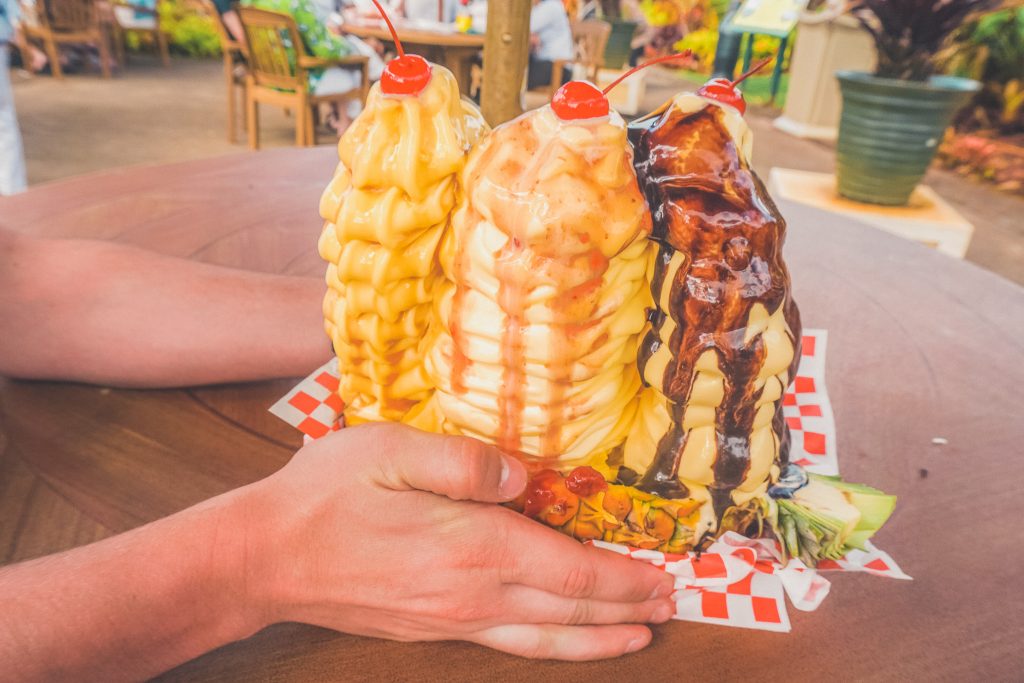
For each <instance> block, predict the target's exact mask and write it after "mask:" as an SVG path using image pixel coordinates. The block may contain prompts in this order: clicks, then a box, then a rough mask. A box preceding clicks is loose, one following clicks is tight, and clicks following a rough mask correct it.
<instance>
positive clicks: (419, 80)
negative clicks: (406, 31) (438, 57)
mask: <svg viewBox="0 0 1024 683" xmlns="http://www.w3.org/2000/svg"><path fill="white" fill-rule="evenodd" d="M372 2H373V4H374V5H375V6H376V7H377V11H378V12H380V15H381V16H382V17H383V18H384V23H386V24H387V25H388V30H389V31H391V37H392V38H393V39H394V41H395V49H397V50H398V57H396V58H395V59H392V60H391V61H390V62H388V64H387V66H385V67H384V73H383V74H381V77H380V89H381V92H383V93H384V94H385V95H416V94H418V93H420V92H422V91H423V89H424V88H425V87H427V83H429V82H430V62H428V61H427V60H425V59H423V57H420V56H419V55H407V54H405V50H403V49H402V41H400V40H399V39H398V31H396V30H395V27H394V25H393V24H392V23H391V19H389V18H388V14H387V12H385V11H384V8H383V7H381V6H380V3H379V2H377V0H372Z"/></svg>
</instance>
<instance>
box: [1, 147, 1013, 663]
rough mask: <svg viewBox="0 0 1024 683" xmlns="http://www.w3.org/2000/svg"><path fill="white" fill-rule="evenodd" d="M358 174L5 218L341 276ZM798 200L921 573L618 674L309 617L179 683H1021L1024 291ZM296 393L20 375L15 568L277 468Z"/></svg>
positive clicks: (276, 177) (13, 204)
mask: <svg viewBox="0 0 1024 683" xmlns="http://www.w3.org/2000/svg"><path fill="white" fill-rule="evenodd" d="M334 163H335V157H334V151H333V149H331V148H318V149H296V150H292V149H289V150H274V151H268V152H261V153H259V154H258V155H239V156H232V157H224V158H220V159H213V160H207V161H201V162H190V163H184V164H178V165H173V166H165V167H153V168H142V169H129V170H123V171H117V172H113V173H107V174H101V175H93V176H88V177H83V178H79V179H75V180H70V181H66V182H62V183H59V184H54V185H48V186H44V187H40V188H38V189H34V190H32V191H30V192H28V193H27V194H25V195H21V196H18V197H14V198H6V199H0V216H2V221H3V222H4V223H5V224H7V225H8V226H10V227H13V228H15V229H18V230H22V231H25V232H31V233H35V234H43V235H74V236H92V237H100V238H105V239H112V240H115V241H119V242H125V243H131V244H137V245H142V246H146V247H150V248H152V249H154V250H157V251H160V252H163V253H167V254H173V255H176V256H182V257H187V258H195V259H200V260H203V261H208V262H212V263H220V264H224V265H230V266H239V267H246V268H252V269H258V270H263V271H269V272H285V273H304V274H310V275H316V276H319V275H320V274H321V272H322V270H323V266H322V264H321V263H320V261H319V259H318V257H317V255H316V252H315V243H316V238H317V235H318V234H319V231H320V220H319V218H318V217H317V215H316V206H317V200H318V197H319V194H320V190H321V187H322V186H323V185H325V184H326V182H327V180H328V179H329V177H330V176H331V172H332V170H333V167H334ZM782 209H783V212H784V213H785V214H786V215H787V216H788V218H789V221H790V235H789V240H788V243H787V247H786V254H787V257H788V261H789V264H790V267H791V270H792V271H793V274H794V278H793V280H794V283H795V289H796V298H797V301H798V302H799V303H800V306H801V309H802V312H803V318H804V324H805V325H806V326H808V327H824V328H827V329H828V330H829V350H828V382H829V392H830V394H831V396H832V400H833V405H834V408H835V412H836V421H837V427H838V434H839V437H838V438H839V453H840V466H841V468H842V470H843V473H844V475H845V476H846V477H847V478H848V479H850V480H852V481H862V482H867V483H870V484H873V485H875V486H878V487H880V488H882V489H885V490H886V491H890V492H892V493H896V494H898V495H899V496H900V502H899V505H898V507H897V509H896V513H895V514H894V516H893V518H892V520H891V521H890V522H889V524H888V526H886V528H885V529H884V530H883V531H882V532H881V533H880V534H879V536H878V538H877V541H878V544H879V546H881V547H882V548H884V549H886V550H888V551H890V552H891V553H892V554H893V556H894V557H895V558H896V559H897V561H899V563H900V564H901V565H902V567H903V568H904V569H905V570H906V571H907V572H908V573H910V574H911V575H913V576H914V577H915V581H913V582H910V583H908V582H898V581H892V580H886V579H880V578H875V577H871V576H866V575H839V574H833V575H830V576H831V577H832V578H833V579H834V580H833V586H832V593H831V595H830V596H829V598H828V599H827V600H826V601H825V603H824V605H823V606H822V607H821V608H820V609H819V610H818V611H817V612H814V613H811V614H804V613H800V612H797V611H795V610H793V611H791V617H792V620H793V632H792V633H791V634H789V635H780V634H773V633H765V632H760V631H744V630H738V629H726V628H720V627H713V626H705V625H698V624H690V623H681V622H678V623H670V624H666V625H663V626H659V627H657V628H655V639H654V643H653V645H652V646H651V647H650V648H648V649H647V650H645V651H644V652H641V653H639V654H637V655H634V656H631V657H627V658H622V659H619V660H614V661H608V662H595V663H586V664H566V663H556V662H531V661H526V660H522V659H518V658H515V657H511V656H506V655H503V654H500V653H497V652H492V651H489V650H486V649H484V648H481V647H477V646H474V645H469V644H463V643H424V644H404V643H392V642H386V641H380V640H373V639H369V638H359V637H354V636H348V635H342V634H337V633H333V632H330V631H326V630H322V629H317V628H312V627H307V626H302V625H296V624H285V625H278V626H274V627H272V628H269V629H267V630H265V631H263V632H261V633H259V634H257V635H256V636H254V637H252V638H250V639H248V640H246V641H242V642H239V643H235V644H232V645H229V646H227V647H225V648H222V649H221V650H218V651H215V652H213V653H210V654H208V655H206V656H204V657H201V658H200V659H197V660H195V661H193V662H190V663H188V664H185V665H184V666H182V667H180V668H178V669H176V670H174V671H171V672H169V673H168V674H166V676H165V679H166V680H170V681H186V680H187V681H206V680H212V679H216V680H238V681H250V680H287V681H318V680H337V679H339V678H345V679H366V680H376V681H391V680H408V679H425V680H445V681H447V680H487V681H493V680H529V681H548V680H550V681H558V682H559V683H564V682H565V681H578V680H594V681H598V680H602V681H603V680H633V679H636V678H638V677H640V676H643V677H644V678H645V679H648V680H668V679H670V678H679V677H683V676H686V677H687V678H697V679H701V680H720V679H736V680H759V679H765V678H779V679H782V678H785V679H794V680H811V679H826V678H829V677H832V678H837V679H839V680H854V679H877V680H921V679H929V680H938V679H948V680H964V679H967V680H995V679H999V680H1011V679H1018V680H1019V677H1020V675H1021V674H1020V671H1021V667H1022V665H1024V654H1022V648H1021V642H1022V640H1024V620H1022V619H1021V613H1022V609H1021V608H1022V604H1024V603H1022V598H1021V597H1020V596H1021V572H1020V567H1021V565H1022V561H1024V552H1022V549H1021V548H1022V544H1021V540H1022V538H1021V537H1022V534H1021V531H1020V521H1019V519H1020V514H1021V513H1020V504H1019V501H1020V498H1021V492H1022V491H1024V467H1022V466H1021V464H1020V458H1021V452H1022V451H1021V444H1022V443H1024V419H1022V414H1024V413H1022V406H1024V290H1022V289H1021V288H1019V287H1017V286H1015V285H1012V284H1010V283H1009V282H1007V281H1005V280H1002V279H1000V278H998V277H996V276H994V275H991V274H989V273H987V272H985V271H982V270H980V269H978V268H976V267H974V266H972V265H970V264H967V263H961V262H959V261H955V260H953V259H951V258H947V257H945V256H942V255H940V254H938V253H935V252H932V251H929V250H928V249H926V248H924V247H920V246H918V245H916V244H912V243H909V242H903V241H901V240H899V239H897V238H894V237H891V236H889V235H886V234H884V233H882V232H879V231H877V230H874V229H872V228H868V227H864V226H861V225H859V224H855V223H852V222H849V221H845V220H841V219H838V218H834V217H830V216H828V215H826V214H823V213H818V212H814V211H812V210H808V209H801V208H799V207H796V206H787V205H784V206H783V207H782ZM311 369H312V368H311ZM291 384H293V382H292V381H290V380H284V381H279V382H268V383H261V384H253V385H245V386H222V387H211V388H202V389H190V390H174V391H124V390H110V389H105V388H101V387H91V386H83V385H74V384H63V383H55V382H39V383H34V382H14V381H8V382H6V383H4V384H2V385H0V410H2V416H3V428H2V431H0V561H5V562H11V561H15V560H18V559H23V558H27V557H32V556H35V555H39V554H43V553H48V552H53V551H56V550H59V549H62V548H66V547H70V546H74V545H78V544H82V543H86V542H89V541H92V540H95V539H99V538H102V537H105V536H108V535H110V534H112V533H116V532H119V531H123V530H125V529H129V528H131V527H133V526H136V525H138V524H141V523H143V522H146V521H149V520H152V519H156V518H158V517H161V516H164V515H168V514H170V513H172V512H174V511H176V510H179V509H181V508H184V507H186V506H188V505H190V504H192V503H195V502H197V501H199V500H202V499H204V498H207V497H209V496H213V495H215V494H217V493H220V492H222V491H225V490H227V489H229V488H232V487H235V486H239V485H241V484H245V483H247V482H250V481H253V480H255V479H257V478H259V477H262V476H265V475H267V474H269V473H270V472H272V471H274V470H275V469H276V468H278V467H280V466H281V465H282V464H284V463H285V462H286V461H287V459H288V458H289V456H290V454H291V452H292V451H293V450H294V449H295V448H296V447H297V446H298V445H299V437H298V434H297V433H296V432H294V431H293V430H291V429H290V428H288V427H286V426H285V425H284V424H283V423H281V422H279V421H277V420H276V418H273V417H272V416H270V415H269V414H268V413H267V412H266V409H267V407H268V406H269V405H270V404H271V403H272V402H273V401H274V400H275V399H277V398H278V397H279V396H280V395H282V394H283V393H284V391H285V389H286V388H287V387H289V386H291ZM4 435H6V436H4ZM935 437H942V438H944V439H946V440H947V442H948V443H944V444H938V443H935V442H933V439H934V438H935ZM398 550H399V549H396V551H398Z"/></svg>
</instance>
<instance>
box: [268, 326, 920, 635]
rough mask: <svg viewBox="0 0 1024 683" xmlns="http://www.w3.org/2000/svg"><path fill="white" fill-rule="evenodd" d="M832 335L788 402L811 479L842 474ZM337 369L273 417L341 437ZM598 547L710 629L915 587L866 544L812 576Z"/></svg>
mask: <svg viewBox="0 0 1024 683" xmlns="http://www.w3.org/2000/svg"><path fill="white" fill-rule="evenodd" d="M827 343H828V334H827V332H826V331H825V330H805V331H804V337H803V345H802V348H803V351H802V356H801V358H800V366H799V368H798V369H797V376H796V378H795V379H794V381H793V383H792V385H790V387H789V390H788V391H787V392H786V395H785V396H784V397H783V400H782V404H783V414H784V415H785V417H786V422H787V423H788V424H789V429H790V433H791V434H792V446H791V448H790V456H789V457H790V460H791V461H792V462H795V463H797V464H800V465H803V466H804V467H805V468H806V469H807V470H808V471H809V472H816V473H819V474H825V475H837V474H839V464H838V460H837V458H836V429H835V418H834V416H833V414H832V405H831V403H830V402H829V399H828V393H827V391H826V390H825V349H826V345H827ZM338 381H339V374H338V361H337V359H334V360H331V361H330V362H328V363H326V364H325V365H323V366H322V367H320V368H318V369H317V370H316V371H314V372H313V373H312V374H311V375H310V376H309V377H307V378H306V379H304V380H303V381H302V382H300V383H299V384H298V385H296V386H295V387H294V388H293V389H292V390H291V391H289V392H288V393H287V394H285V396H284V397H283V398H281V400H279V401H278V402H277V403H275V404H274V405H273V406H271V408H270V412H271V413H273V414H274V415H277V416H278V417H279V418H281V419H282V420H284V421H285V422H287V423H288V424H290V425H292V426H293V427H295V428H296V429H298V430H299V431H301V432H302V433H303V434H304V435H305V440H306V441H310V440H313V439H318V438H320V437H322V436H324V435H326V434H328V433H330V432H332V431H337V430H338V429H340V425H339V422H338V418H339V417H340V415H341V409H342V407H343V405H342V402H341V399H340V398H338V395H337V394H336V393H335V392H336V391H337V389H338ZM592 543H593V545H595V546H598V547H600V548H605V549H608V550H612V551H614V552H617V553H621V554H623V555H628V556H630V557H632V558H633V559H636V560H640V561H644V562H650V563H651V564H654V565H657V566H660V567H662V568H664V569H665V571H667V572H669V573H671V574H673V575H674V576H675V577H676V593H675V600H676V616H675V618H676V619H681V620H684V621H698V622H702V623H707V624H719V625H722V626H734V627H740V628H754V629H761V630H766V631H782V632H788V631H789V630H790V625H789V615H788V613H787V611H786V601H785V599H784V597H783V596H784V595H788V596H789V599H790V601H791V602H792V603H793V606H794V607H796V608H797V609H799V610H804V611H813V610H815V609H817V607H818V605H820V604H821V602H822V600H824V599H825V596H827V595H828V591H829V587H830V584H829V582H828V580H827V579H825V578H824V577H823V576H822V575H821V574H820V573H819V572H821V571H846V572H867V573H869V574H875V575H877V576H888V577H890V578H894V579H909V578H910V577H909V576H907V575H906V574H904V573H903V572H902V571H901V570H900V568H899V566H897V564H896V563H895V562H894V561H893V559H892V558H891V557H889V555H887V554H886V553H884V552H882V551H881V550H878V549H877V548H875V547H874V546H873V545H871V543H870V542H869V543H867V544H866V550H863V551H862V550H854V551H851V552H850V553H848V554H847V555H846V556H845V557H844V558H843V559H841V560H838V561H826V562H821V563H820V564H819V565H818V567H817V569H810V568H808V567H807V566H806V565H804V563H803V562H801V561H800V560H798V559H790V560H789V562H788V564H786V565H783V564H782V552H781V549H780V547H779V545H778V543H777V542H776V541H774V540H768V539H749V538H745V537H743V536H740V535H739V534H735V533H732V532H729V533H726V534H723V535H722V536H721V537H720V538H719V539H718V540H717V541H715V543H713V544H712V545H711V547H710V548H708V550H707V551H705V552H703V553H701V554H700V555H699V556H698V555H697V554H695V553H688V554H686V555H672V554H668V553H661V552H657V551H654V550H637V549H636V548H630V547H627V546H624V545H618V544H615V543H605V542H603V541H593V542H592Z"/></svg>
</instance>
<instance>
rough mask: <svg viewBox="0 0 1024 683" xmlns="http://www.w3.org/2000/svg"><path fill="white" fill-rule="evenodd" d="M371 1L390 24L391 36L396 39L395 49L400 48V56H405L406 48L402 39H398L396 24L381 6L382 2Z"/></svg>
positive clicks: (386, 22) (385, 21)
mask: <svg viewBox="0 0 1024 683" xmlns="http://www.w3.org/2000/svg"><path fill="white" fill-rule="evenodd" d="M370 2H372V3H373V5H374V7H376V8H377V11H378V12H380V16H381V17H383V19H384V23H385V24H387V25H388V30H389V31H391V37H392V38H394V39H395V49H397V50H398V56H399V57H404V56H405V50H403V49H402V41H400V40H399V39H398V31H396V30H395V26H394V24H392V23H391V20H390V19H388V13H387V12H385V11H384V8H383V7H381V6H380V3H379V2H377V0H370Z"/></svg>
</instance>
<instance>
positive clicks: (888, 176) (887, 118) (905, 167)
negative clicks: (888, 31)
mask: <svg viewBox="0 0 1024 683" xmlns="http://www.w3.org/2000/svg"><path fill="white" fill-rule="evenodd" d="M836 77H837V78H838V79H839V88H840V90H842V93H843V115H842V118H841V120H840V122H839V142H838V145H837V150H836V151H837V162H838V169H837V170H838V173H837V175H838V180H839V194H841V195H843V196H844V197H848V198H850V199H855V200H857V201H860V202H868V203H870V204H886V205H890V206H901V205H903V204H906V203H907V200H909V199H910V194H911V193H912V192H913V191H914V188H915V187H917V184H918V183H919V182H921V178H922V177H923V176H924V173H925V171H926V170H928V165H929V164H931V162H932V159H933V158H934V157H935V152H936V151H937V150H938V146H939V142H940V141H941V140H942V135H943V132H944V131H945V130H946V127H947V126H948V125H949V123H950V121H951V120H952V118H953V114H955V113H956V111H957V110H958V109H959V108H960V107H962V106H963V105H964V104H966V103H967V100H968V99H969V98H970V97H971V95H973V94H974V93H975V92H977V91H978V89H979V88H980V87H981V84H979V83H978V82H977V81H972V80H970V79H967V78H956V77H954V76H933V77H932V78H931V79H930V80H929V81H927V82H915V81H899V80H895V79H890V78H877V77H875V76H872V75H870V74H867V73H863V72H859V71H838V72H836Z"/></svg>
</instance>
